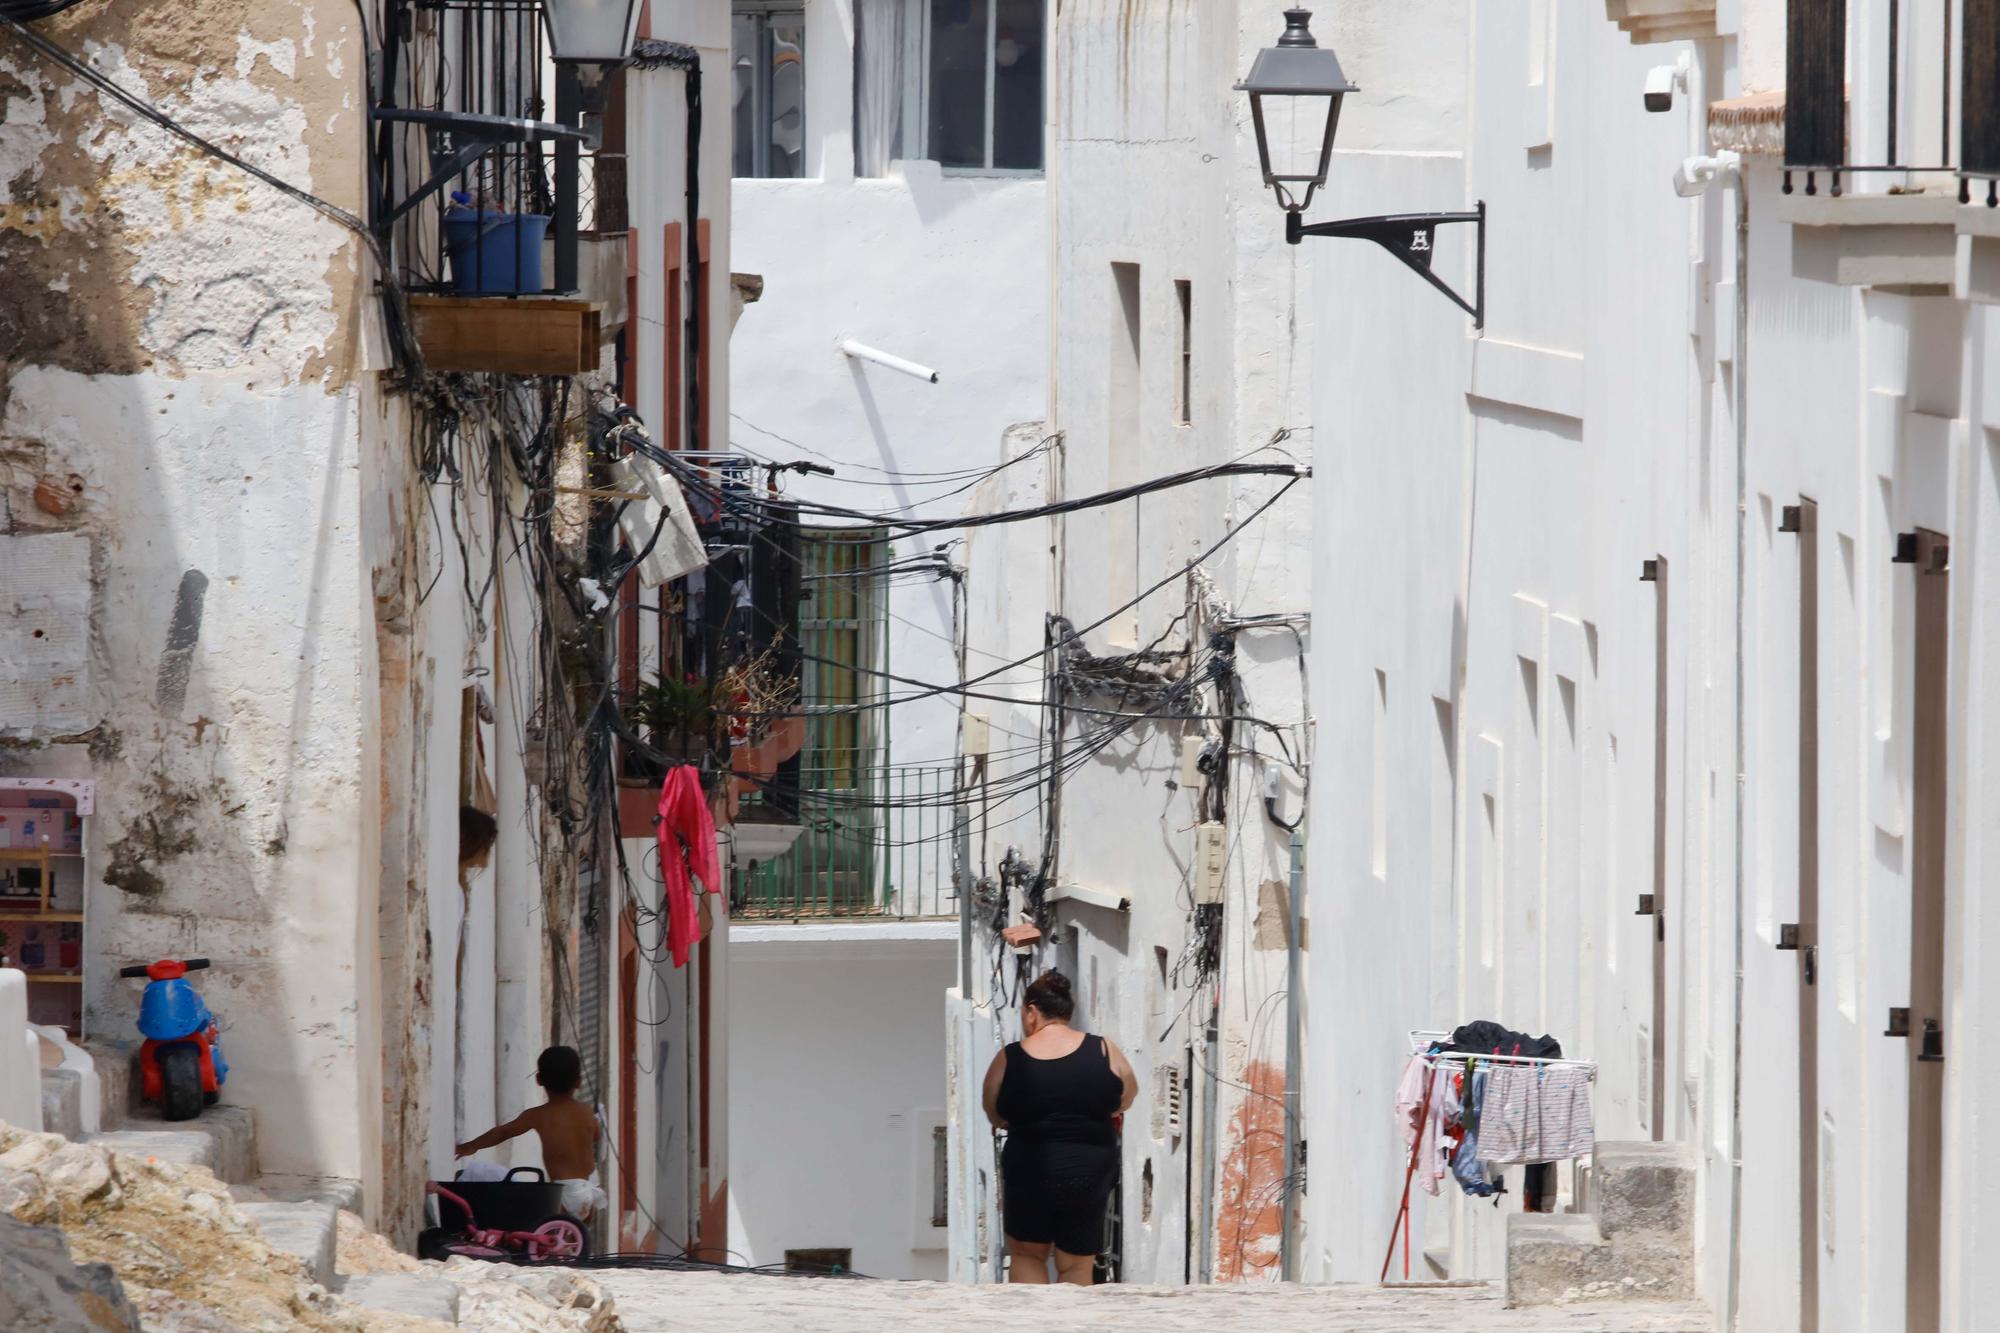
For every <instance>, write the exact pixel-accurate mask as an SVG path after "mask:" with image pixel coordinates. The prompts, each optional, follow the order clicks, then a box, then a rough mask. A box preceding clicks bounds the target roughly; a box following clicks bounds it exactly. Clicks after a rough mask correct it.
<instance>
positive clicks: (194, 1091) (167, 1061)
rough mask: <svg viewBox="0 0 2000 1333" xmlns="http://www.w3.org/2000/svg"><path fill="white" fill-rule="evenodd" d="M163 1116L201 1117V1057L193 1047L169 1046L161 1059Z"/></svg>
mask: <svg viewBox="0 0 2000 1333" xmlns="http://www.w3.org/2000/svg"><path fill="white" fill-rule="evenodd" d="M159 1062H160V1114H161V1116H163V1117H164V1118H165V1119H168V1120H192V1119H194V1118H195V1117H196V1116H198V1115H200V1114H201V1054H200V1052H198V1051H196V1050H195V1048H194V1047H192V1046H169V1047H167V1048H166V1049H165V1050H162V1051H161V1052H160V1055H159Z"/></svg>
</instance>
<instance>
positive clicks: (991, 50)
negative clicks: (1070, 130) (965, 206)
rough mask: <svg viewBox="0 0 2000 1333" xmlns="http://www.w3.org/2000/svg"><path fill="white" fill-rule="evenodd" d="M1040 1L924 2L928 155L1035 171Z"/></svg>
mask: <svg viewBox="0 0 2000 1333" xmlns="http://www.w3.org/2000/svg"><path fill="white" fill-rule="evenodd" d="M1044 5H1045V0H929V18H930V34H929V39H930V50H929V57H928V59H927V61H926V68H927V72H928V74H929V79H930V98H929V104H930V135H929V139H930V155H931V156H932V157H934V158H936V159H937V161H938V162H939V163H940V164H942V165H943V166H946V167H957V168H961V169H971V170H985V171H1040V170H1041V169H1042V120H1043V111H1042V98H1043V82H1044V71H1043V65H1044V47H1045V44H1046V40H1045V39H1046V23H1045V8H1044Z"/></svg>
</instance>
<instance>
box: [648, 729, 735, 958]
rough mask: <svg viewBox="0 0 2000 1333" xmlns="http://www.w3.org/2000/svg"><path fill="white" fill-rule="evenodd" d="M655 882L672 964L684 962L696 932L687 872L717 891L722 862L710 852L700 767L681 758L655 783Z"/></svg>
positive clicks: (711, 833)
mask: <svg viewBox="0 0 2000 1333" xmlns="http://www.w3.org/2000/svg"><path fill="white" fill-rule="evenodd" d="M659 815H660V820H659V825H658V827H657V829H656V830H655V832H656V833H657V835H658V837H659V840H660V882H661V885H662V891H663V893H664V895H665V897H666V908H667V950H668V952H669V953H671V954H672V955H673V959H674V966H675V967H686V966H687V960H688V952H689V951H690V950H692V949H693V948H694V944H695V941H696V940H698V939H700V938H701V915H700V913H698V912H697V911H696V910H695V897H694V895H695V890H694V886H693V885H692V884H691V883H690V882H689V879H688V876H689V873H690V872H692V873H693V875H694V877H695V878H696V879H699V880H700V881H701V887H702V888H704V889H706V890H707V891H708V892H710V893H720V892H721V891H722V868H721V865H720V863H719V861H718V859H717V857H716V854H715V819H714V817H713V816H712V815H710V814H709V812H708V798H707V797H706V796H705V795H703V794H702V790H701V770H700V769H698V768H696V767H695V766H694V765H692V764H681V765H679V766H677V767H675V768H671V769H669V770H667V778H666V781H665V782H662V783H661V784H660V807H659Z"/></svg>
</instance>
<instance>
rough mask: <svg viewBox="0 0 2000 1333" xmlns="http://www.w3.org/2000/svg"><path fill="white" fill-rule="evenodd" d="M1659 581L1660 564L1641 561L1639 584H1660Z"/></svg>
mask: <svg viewBox="0 0 2000 1333" xmlns="http://www.w3.org/2000/svg"><path fill="white" fill-rule="evenodd" d="M1659 581H1660V562H1659V561H1657V560H1645V561H1641V562H1640V564H1639V582H1641V583H1658V582H1659Z"/></svg>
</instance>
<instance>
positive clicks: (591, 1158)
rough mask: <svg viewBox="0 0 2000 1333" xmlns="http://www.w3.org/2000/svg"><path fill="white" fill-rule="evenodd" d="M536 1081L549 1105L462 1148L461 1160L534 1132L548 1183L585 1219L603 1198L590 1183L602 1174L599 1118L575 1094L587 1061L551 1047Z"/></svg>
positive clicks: (529, 1111)
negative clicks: (558, 1186) (561, 1190)
mask: <svg viewBox="0 0 2000 1333" xmlns="http://www.w3.org/2000/svg"><path fill="white" fill-rule="evenodd" d="M535 1082H537V1083H539V1084H541V1085H542V1091H543V1092H545V1093H547V1094H548V1098H549V1099H548V1100H547V1101H545V1102H543V1103H542V1104H541V1105H540V1106H531V1107H529V1108H528V1109H527V1110H525V1111H523V1112H521V1114H519V1115H517V1116H515V1117H514V1118H513V1119H512V1120H509V1121H508V1122H507V1123H506V1124H504V1125H501V1126H499V1127H498V1128H497V1129H489V1130H487V1131H486V1132H485V1133H484V1134H481V1135H480V1136H479V1137H478V1138H476V1139H474V1140H472V1141H471V1142H470V1143H461V1144H459V1145H458V1148H457V1150H456V1151H457V1155H458V1156H460V1157H470V1156H471V1155H472V1154H473V1153H476V1152H478V1151H479V1150H480V1149H482V1148H491V1147H493V1146H494V1145H495V1144H499V1143H505V1142H507V1140H509V1139H512V1138H518V1137H519V1136H520V1135H522V1134H525V1133H527V1132H528V1131H529V1130H531V1129H532V1130H534V1131H535V1133H536V1135H537V1136H538V1137H540V1139H541V1141H542V1165H543V1167H544V1168H546V1170H547V1171H548V1177H549V1179H550V1180H551V1181H554V1182H557V1183H560V1184H562V1185H563V1186H564V1187H565V1190H564V1194H563V1207H564V1208H565V1209H566V1210H567V1211H569V1212H571V1213H573V1214H575V1215H576V1216H577V1217H578V1218H582V1217H583V1216H584V1215H585V1213H586V1212H588V1211H589V1207H590V1205H591V1204H595V1203H599V1202H601V1201H602V1198H603V1192H602V1191H601V1190H598V1189H597V1188H596V1187H595V1186H593V1185H591V1184H590V1177H591V1174H592V1173H593V1172H595V1171H596V1170H597V1134H598V1125H597V1116H596V1115H595V1114H593V1113H592V1112H591V1109H590V1108H589V1107H587V1106H585V1105H584V1104H583V1103H582V1102H580V1101H578V1100H577V1099H576V1095H575V1094H576V1089H577V1085H578V1084H580V1083H582V1082H583V1059H582V1057H580V1056H579V1055H577V1053H576V1051H575V1050H574V1049H573V1048H571V1047H568V1046H551V1047H549V1048H548V1049H547V1050H546V1051H543V1052H542V1054H541V1057H540V1058H539V1059H537V1060H536V1061H535Z"/></svg>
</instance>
